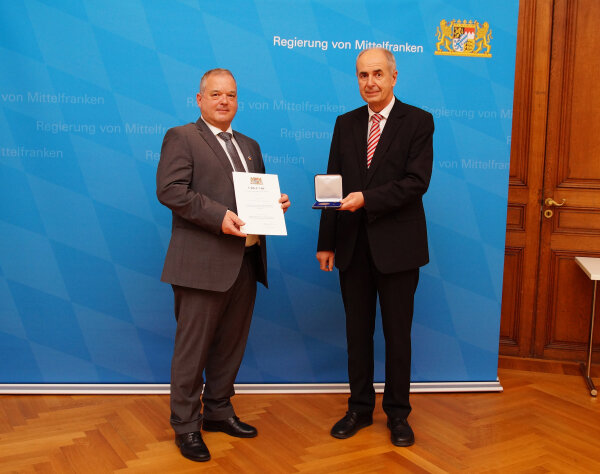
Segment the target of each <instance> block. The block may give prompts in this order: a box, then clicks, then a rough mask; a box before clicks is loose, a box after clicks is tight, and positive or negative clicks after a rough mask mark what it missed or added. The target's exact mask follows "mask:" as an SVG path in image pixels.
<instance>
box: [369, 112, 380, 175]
mask: <svg viewBox="0 0 600 474" xmlns="http://www.w3.org/2000/svg"><path fill="white" fill-rule="evenodd" d="M382 118H383V115H381V114H373V116H372V117H371V128H370V130H369V139H368V140H367V168H368V167H369V166H371V160H373V155H374V154H375V148H377V143H378V142H379V137H380V136H381V128H380V127H379V122H380V121H381V119H382Z"/></svg>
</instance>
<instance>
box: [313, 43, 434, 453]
mask: <svg viewBox="0 0 600 474" xmlns="http://www.w3.org/2000/svg"><path fill="white" fill-rule="evenodd" d="M356 75H357V78H358V86H359V90H360V94H361V96H362V98H363V99H364V100H365V102H366V103H367V105H366V106H363V107H360V108H358V109H356V110H353V111H351V112H348V113H346V114H344V115H341V116H339V117H338V118H337V120H336V123H335V128H334V132H333V138H332V142H331V150H330V153H329V164H328V167H327V173H329V174H341V175H342V180H343V191H344V196H345V198H344V199H343V200H342V207H341V208H340V210H339V211H334V210H325V211H322V215H321V223H320V228H319V240H318V245H317V260H318V261H319V264H320V266H321V270H325V271H332V270H333V265H334V260H335V265H336V267H337V268H338V269H339V275H340V287H341V292H342V299H343V302H344V308H345V311H346V339H347V344H348V377H349V381H350V392H351V393H350V398H349V399H348V411H347V413H346V415H345V416H344V417H343V418H342V419H341V420H340V421H338V422H337V423H336V424H335V425H334V426H333V428H332V430H331V435H332V436H334V437H336V438H349V437H350V436H353V435H354V434H355V433H356V432H357V431H358V430H359V429H361V428H364V427H365V426H369V425H370V424H372V422H373V410H374V407H375V391H374V388H373V365H374V362H373V333H374V327H375V312H376V302H377V296H379V304H380V308H381V316H382V323H383V332H384V336H385V344H386V350H385V359H386V360H385V390H384V395H383V409H384V411H385V413H386V414H387V417H388V427H389V428H390V431H391V440H392V443H393V444H394V445H396V446H410V445H412V444H413V443H414V434H413V431H412V429H411V427H410V425H409V424H408V421H407V417H408V415H409V413H410V411H411V406H410V402H409V390H410V364H411V339H410V332H411V327H412V317H413V301H414V294H415V290H416V288H417V283H418V280H419V267H421V266H423V265H425V264H427V263H428V261H429V253H428V247H427V228H426V224H425V212H424V209H423V202H422V196H423V194H425V192H426V191H427V188H428V186H429V180H430V177H431V170H432V165H433V130H434V125H433V117H432V116H431V114H429V113H428V112H425V111H424V110H421V109H418V108H416V107H413V106H410V105H407V104H404V103H402V102H400V101H399V100H398V99H396V98H395V97H394V92H393V90H394V85H395V84H396V78H397V75H398V72H397V70H396V61H395V58H394V55H393V54H392V53H391V52H390V51H388V50H386V49H379V48H376V49H369V50H364V51H362V52H361V53H360V54H359V56H358V58H357V60H356Z"/></svg>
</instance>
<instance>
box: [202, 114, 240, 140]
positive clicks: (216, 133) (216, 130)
mask: <svg viewBox="0 0 600 474" xmlns="http://www.w3.org/2000/svg"><path fill="white" fill-rule="evenodd" d="M200 118H201V119H202V120H203V121H204V123H205V124H206V125H207V126H208V128H209V129H210V131H211V132H213V135H218V134H219V133H221V132H222V131H223V130H221V129H220V128H218V127H215V126H214V125H211V124H210V123H208V122H207V121H206V120H205V119H204V117H202V115H201V116H200ZM227 133H231V135H233V130H232V128H231V124H230V125H229V128H228V129H227Z"/></svg>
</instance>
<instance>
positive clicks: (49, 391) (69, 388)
mask: <svg viewBox="0 0 600 474" xmlns="http://www.w3.org/2000/svg"><path fill="white" fill-rule="evenodd" d="M373 386H374V387H375V392H377V393H383V387H384V384H383V383H375V384H374V385H373ZM410 391H411V393H454V392H502V391H504V389H503V388H502V385H500V380H498V379H496V381H492V382H490V381H482V382H413V383H411V384H410ZM235 392H236V393H237V394H238V395H244V394H293V393H307V394H308V393H350V387H349V386H348V384H347V383H306V384H304V383H281V384H268V383H267V384H235ZM168 394H169V384H37V383H36V384H24V383H23V384H0V395H168Z"/></svg>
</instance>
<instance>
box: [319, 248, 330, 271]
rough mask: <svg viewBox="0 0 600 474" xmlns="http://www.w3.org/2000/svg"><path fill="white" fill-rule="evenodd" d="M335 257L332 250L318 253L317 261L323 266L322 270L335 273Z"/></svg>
mask: <svg viewBox="0 0 600 474" xmlns="http://www.w3.org/2000/svg"><path fill="white" fill-rule="evenodd" d="M333 256H334V253H333V252H332V251H331V250H321V251H320V252H317V260H318V261H319V265H320V266H321V270H323V271H324V272H331V271H333Z"/></svg>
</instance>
